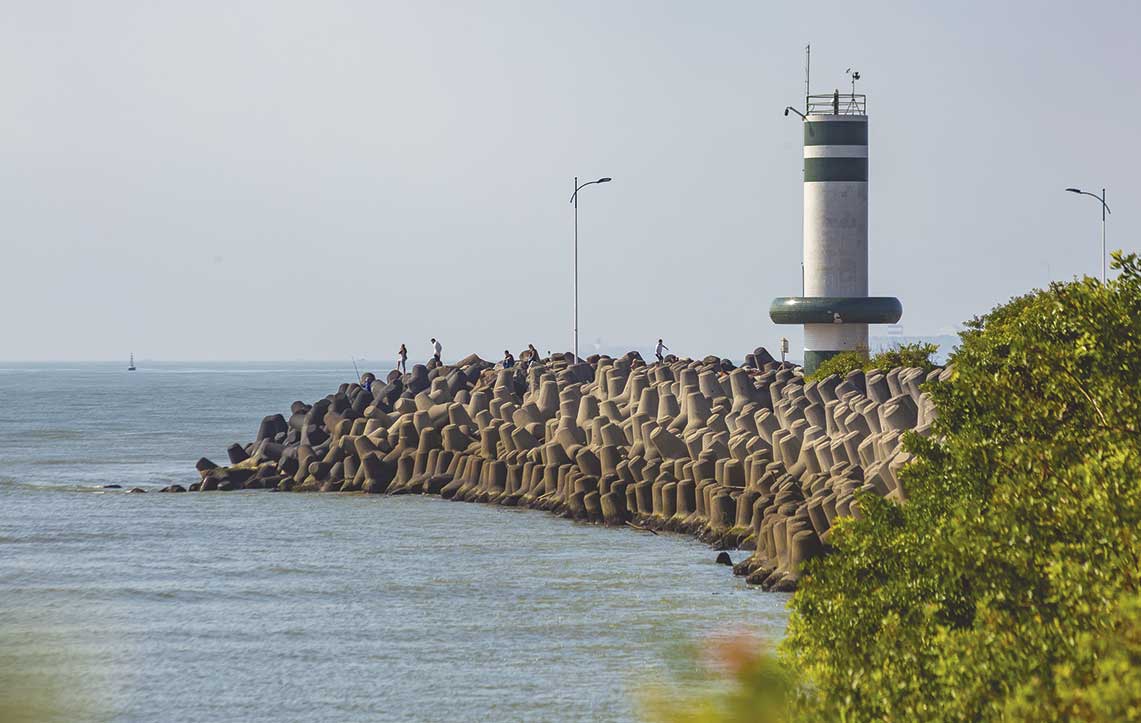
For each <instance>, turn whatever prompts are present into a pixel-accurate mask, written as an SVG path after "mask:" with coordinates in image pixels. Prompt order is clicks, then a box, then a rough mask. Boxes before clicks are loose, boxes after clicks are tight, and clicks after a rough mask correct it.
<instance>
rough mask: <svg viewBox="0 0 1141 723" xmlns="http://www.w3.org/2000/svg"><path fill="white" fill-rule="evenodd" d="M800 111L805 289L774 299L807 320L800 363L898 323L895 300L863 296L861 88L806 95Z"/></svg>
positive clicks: (864, 129) (788, 318) (776, 309)
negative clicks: (803, 111)
mask: <svg viewBox="0 0 1141 723" xmlns="http://www.w3.org/2000/svg"><path fill="white" fill-rule="evenodd" d="M807 106H808V107H807V108H806V110H807V113H806V114H805V115H804V116H803V118H804V123H803V125H804V295H803V296H800V297H782V298H779V299H776V300H775V301H774V302H773V306H772V308H771V309H770V312H769V314H770V316H771V318H772V319H773V321H775V322H776V323H778V324H781V323H784V324H803V325H804V368H805V371H806V372H809V373H810V372H812V371H814V370H815V369H816V367H817V366H818V365H819V364H820V362H821V361H823V360H825V359H827V358H828V357H830V356H833V355H835V354H838V353H840V352H843V351H852V350H863V351H865V352H866V351H867V348H868V324H869V323H873V324H874V323H895V322H896V321H898V320H899V317H900V314H902V312H903V309H902V307H901V306H900V303H899V301H898V300H897V299H894V298H890V297H869V296H868V116H867V114H866V112H865V109H866V107H867V106H866V102H865V97H864V96H863V95H856V94H854V93H853V94H851V95H849V96H843V97H841V96H840V95H839V94H838V93H834V94H832V95H828V96H809V97H808V103H807Z"/></svg>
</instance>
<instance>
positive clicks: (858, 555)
mask: <svg viewBox="0 0 1141 723" xmlns="http://www.w3.org/2000/svg"><path fill="white" fill-rule="evenodd" d="M1114 268H1116V269H1119V270H1120V277H1119V278H1117V279H1115V280H1111V281H1110V282H1109V283H1108V284H1106V285H1102V284H1101V283H1099V282H1098V281H1096V280H1094V279H1090V278H1086V279H1083V280H1080V281H1075V282H1071V283H1066V284H1060V283H1055V284H1052V285H1051V286H1050V288H1049V289H1046V290H1042V291H1037V292H1034V293H1031V294H1029V295H1027V296H1023V297H1020V298H1017V299H1014V300H1012V301H1010V302H1009V303H1007V304H1005V305H1003V306H1000V307H997V308H996V309H994V310H993V311H991V312H990V313H989V314H987V315H986V316H983V317H981V318H977V319H975V320H974V321H972V322H971V323H970V324H969V325H968V330H967V331H965V332H964V333H963V334H962V343H961V345H960V346H959V348H958V349H957V351H956V352H955V354H954V355H953V356H952V358H951V363H952V364H953V368H954V371H953V373H952V375H951V378H950V379H949V380H947V381H945V382H939V383H934V384H932V385H930V386H929V388H928V389H929V392H930V393H931V394H932V396H933V397H934V399H935V402H936V404H937V406H938V409H939V419H938V421H937V423H936V427H935V430H934V434H933V435H932V436H931V437H929V438H920V437H917V436H915V435H911V436H910V437H909V438H908V439H907V442H906V444H907V446H908V449H909V450H910V451H911V452H912V453H913V454H914V455H915V460H914V462H913V463H912V464H911V465H910V466H909V467H908V468H907V469H906V471H905V473H904V478H903V481H904V485H905V488H906V490H907V498H908V502H907V503H906V504H905V505H903V506H898V505H896V504H893V503H892V502H889V501H886V500H882V499H879V498H877V497H873V496H868V497H864V498H862V499H861V501H860V505H861V510H862V511H863V512H864V518H863V519H861V520H854V519H846V520H844V521H843V522H842V523H841V524H840V525H839V526H837V527H835V528H833V537H832V540H831V542H832V544H833V546H834V550H833V551H832V553H831V554H829V555H827V556H825V557H822V558H819V559H817V560H814V561H813V562H812V563H810V565H809V566H808V571H807V575H806V576H805V577H804V578H803V579H802V580H801V586H800V589H799V591H798V592H797V593H796V594H795V595H794V597H793V599H792V602H791V604H790V605H791V608H792V617H791V620H790V623H789V634H788V637H787V638H786V640H785V641H784V643H782V646H781V651H780V656H779V663H778V662H776V661H775V660H774V659H773V658H771V657H768V658H766V657H763V656H762V657H757V658H755V662H754V663H752V664H751V665H752V666H753V668H749V667H748V666H746V667H745V668H744V670H751V669H754V668H755V669H757V670H764V671H766V673H765V674H764V675H763V676H759V677H758V676H754V675H752V674H751V673H745V674H741V673H737V674H735V675H733V676H730V677H729V679H728V680H727V681H726V682H725V683H724V684H723V685H722V687H721V689H720V690H719V691H717V692H716V693H715V694H714V695H713V696H712V697H713V700H711V701H703V702H701V703H700V704H695V703H693V702H692V701H690V703H689V705H691V709H685V708H683V707H682V705H681V704H678V705H675V706H674V707H673V708H671V709H667V710H666V711H665V712H666V713H667V714H666V715H663V714H661V712H660V711H657V710H653V709H650V710H648V712H649V713H650V714H651V716H653V717H655V718H657V719H658V720H709V721H767V720H774V721H775V720H805V721H809V720H811V721H819V720H824V721H833V720H835V721H881V720H882V721H976V720H984V721H987V720H1017V721H1024V720H1025V721H1031V720H1033V721H1037V720H1097V721H1119V720H1121V721H1124V720H1138V719H1141V587H1139V584H1138V583H1139V577H1141V564H1139V563H1141V529H1139V523H1141V264H1139V262H1138V258H1137V256H1136V255H1128V256H1122V255H1121V254H1120V253H1118V254H1114ZM758 655H761V654H760V653H758ZM787 671H796V677H795V678H794V677H793V676H792V675H791V674H790V673H788V672H787ZM774 681H776V683H775V687H774ZM786 683H787V686H788V687H787V688H786V687H784V686H785V685H786ZM738 704H740V705H738ZM760 707H768V708H769V710H767V711H760V710H755V709H754V708H760ZM690 710H692V713H693V715H692V716H690V717H684V716H686V715H688V713H689V712H690ZM671 711H672V712H673V713H675V715H669V713H671Z"/></svg>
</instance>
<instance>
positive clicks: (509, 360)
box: [503, 349, 515, 369]
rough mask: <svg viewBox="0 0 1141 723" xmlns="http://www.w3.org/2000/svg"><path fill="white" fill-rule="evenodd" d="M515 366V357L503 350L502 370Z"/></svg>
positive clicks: (508, 351)
mask: <svg viewBox="0 0 1141 723" xmlns="http://www.w3.org/2000/svg"><path fill="white" fill-rule="evenodd" d="M513 366H515V357H513V356H511V351H510V350H508V349H504V350H503V368H504V369H510V368H511V367H513Z"/></svg>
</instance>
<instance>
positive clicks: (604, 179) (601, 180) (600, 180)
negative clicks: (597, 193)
mask: <svg viewBox="0 0 1141 723" xmlns="http://www.w3.org/2000/svg"><path fill="white" fill-rule="evenodd" d="M595 183H610V179H609V178H600V179H598V180H597V181H595Z"/></svg>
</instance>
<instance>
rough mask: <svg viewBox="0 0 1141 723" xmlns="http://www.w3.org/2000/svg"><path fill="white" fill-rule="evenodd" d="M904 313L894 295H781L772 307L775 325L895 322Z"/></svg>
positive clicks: (770, 313) (901, 305) (770, 315)
mask: <svg viewBox="0 0 1141 723" xmlns="http://www.w3.org/2000/svg"><path fill="white" fill-rule="evenodd" d="M901 316H903V304H901V303H899V299H897V298H895V297H894V296H780V297H777V298H775V299H773V303H772V305H771V306H770V307H769V318H770V319H772V320H773V323H774V324H894V323H896V322H897V321H899V317H901Z"/></svg>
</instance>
